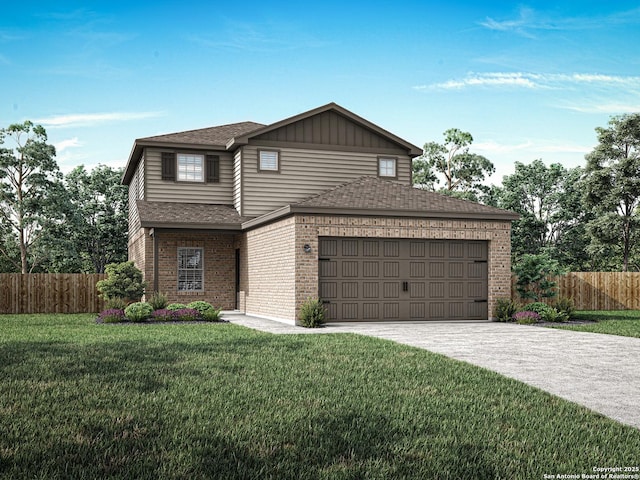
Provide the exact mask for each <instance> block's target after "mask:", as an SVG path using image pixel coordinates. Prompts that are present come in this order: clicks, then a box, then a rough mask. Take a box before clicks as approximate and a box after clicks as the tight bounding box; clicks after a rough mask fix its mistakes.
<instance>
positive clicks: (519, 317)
mask: <svg viewBox="0 0 640 480" xmlns="http://www.w3.org/2000/svg"><path fill="white" fill-rule="evenodd" d="M512 318H513V320H514V321H515V322H516V323H519V324H520V325H529V324H531V323H538V322H539V321H540V320H541V317H540V314H538V313H536V312H532V311H529V310H525V311H523V312H517V313H514V314H513V317H512Z"/></svg>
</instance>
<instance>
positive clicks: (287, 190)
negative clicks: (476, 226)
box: [236, 145, 411, 216]
mask: <svg viewBox="0 0 640 480" xmlns="http://www.w3.org/2000/svg"><path fill="white" fill-rule="evenodd" d="M269 148H270V147H259V146H253V145H247V146H245V147H243V148H242V212H241V214H242V215H245V216H257V215H263V214H265V213H269V212H271V211H273V210H276V209H278V208H280V207H283V206H285V205H289V204H291V203H296V202H299V201H301V200H303V199H305V198H307V197H310V196H312V195H316V194H319V193H321V192H323V191H325V190H327V189H330V188H333V187H335V186H338V185H341V184H344V183H347V182H349V181H351V180H355V179H357V178H360V177H362V176H365V175H368V176H376V175H377V174H378V157H379V156H389V157H394V158H397V174H398V177H397V179H394V180H395V181H397V182H399V183H403V184H405V185H410V184H411V158H410V157H409V156H408V155H389V154H386V155H384V154H381V155H378V154H375V153H357V152H344V151H337V150H309V149H299V148H278V149H277V150H278V151H279V152H280V160H279V161H280V171H279V173H274V172H258V149H264V150H268V149H269ZM236 208H238V204H237V203H236Z"/></svg>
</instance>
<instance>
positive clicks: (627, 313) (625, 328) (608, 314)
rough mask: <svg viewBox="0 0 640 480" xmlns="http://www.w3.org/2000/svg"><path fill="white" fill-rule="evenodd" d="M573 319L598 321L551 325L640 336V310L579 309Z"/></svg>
mask: <svg viewBox="0 0 640 480" xmlns="http://www.w3.org/2000/svg"><path fill="white" fill-rule="evenodd" d="M572 319H574V320H587V321H591V322H596V323H586V324H582V325H562V324H557V325H550V326H551V327H552V328H562V329H565V330H576V331H579V332H593V333H606V334H609V335H622V336H625V337H637V338H640V311H638V310H616V311H577V312H575V313H574V315H573V317H572Z"/></svg>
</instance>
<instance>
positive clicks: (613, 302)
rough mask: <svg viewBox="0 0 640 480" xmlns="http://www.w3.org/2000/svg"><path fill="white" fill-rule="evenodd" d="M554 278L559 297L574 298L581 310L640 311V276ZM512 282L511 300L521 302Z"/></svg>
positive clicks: (615, 274)
mask: <svg viewBox="0 0 640 480" xmlns="http://www.w3.org/2000/svg"><path fill="white" fill-rule="evenodd" d="M551 279H552V280H553V281H555V282H557V283H558V296H559V297H568V298H571V299H573V302H574V303H575V306H576V309H578V310H640V273H637V272H571V273H567V274H566V275H561V276H557V277H551ZM512 280H513V282H512V288H511V298H512V299H513V300H515V301H520V295H518V291H517V290H516V288H515V282H516V279H515V277H514V278H513V279H512ZM556 298H557V297H556Z"/></svg>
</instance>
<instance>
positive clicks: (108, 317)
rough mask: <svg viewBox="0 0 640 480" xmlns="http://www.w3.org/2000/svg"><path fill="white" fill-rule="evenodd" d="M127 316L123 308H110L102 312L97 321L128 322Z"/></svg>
mask: <svg viewBox="0 0 640 480" xmlns="http://www.w3.org/2000/svg"><path fill="white" fill-rule="evenodd" d="M126 321H127V317H126V316H125V314H124V310H122V309H121V308H109V309H107V310H104V311H102V312H100V315H98V318H97V319H96V322H97V323H120V322H126Z"/></svg>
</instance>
